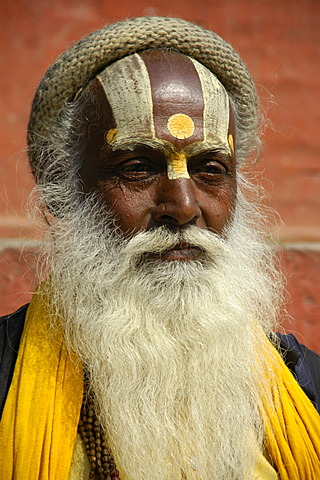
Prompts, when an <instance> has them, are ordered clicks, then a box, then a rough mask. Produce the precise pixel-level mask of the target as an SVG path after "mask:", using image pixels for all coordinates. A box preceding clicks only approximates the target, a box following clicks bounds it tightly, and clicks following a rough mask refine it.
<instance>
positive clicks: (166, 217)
mask: <svg viewBox="0 0 320 480" xmlns="http://www.w3.org/2000/svg"><path fill="white" fill-rule="evenodd" d="M161 221H162V222H168V223H178V222H177V220H176V219H175V218H174V217H171V216H170V215H162V216H161Z"/></svg>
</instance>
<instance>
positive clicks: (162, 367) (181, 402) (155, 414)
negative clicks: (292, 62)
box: [0, 17, 320, 480]
mask: <svg viewBox="0 0 320 480" xmlns="http://www.w3.org/2000/svg"><path fill="white" fill-rule="evenodd" d="M259 121H260V120H259V113H258V107H257V98H256V91H255V88H254V85H253V82H252V79H251V77H250V75H249V73H248V71H247V69H246V67H245V66H244V64H243V62H242V61H241V59H240V58H239V56H238V55H237V54H236V52H235V51H234V50H233V48H232V47H231V46H230V45H228V44H227V43H226V42H225V41H224V40H222V39H221V38H219V37H218V36H217V35H215V34H214V33H212V32H209V31H206V30H203V29H201V28H200V27H197V26H195V25H193V24H191V23H189V22H186V21H183V20H179V19H173V18H157V17H152V18H137V19H133V20H127V21H124V22H121V23H118V24H114V25H111V26H108V27H106V28H103V29H102V30H100V31H97V32H94V33H92V34H91V35H89V36H88V37H86V38H84V39H83V40H81V41H80V42H79V43H78V44H76V45H75V46H74V47H72V48H71V49H69V50H67V51H66V52H65V53H64V54H63V55H62V56H61V57H60V58H59V59H58V60H57V61H56V62H55V63H54V64H53V65H52V66H51V67H50V69H49V70H48V72H47V73H46V75H45V77H44V79H43V80H42V82H41V84H40V86H39V88H38V91H37V93H36V96H35V99H34V102H33V107H32V112H31V117H30V123H29V129H28V144H29V159H30V164H31V168H32V171H33V174H34V176H35V179H36V182H37V194H38V206H39V208H40V211H41V212H42V214H43V216H44V218H45V220H46V222H47V224H48V239H47V243H46V269H49V276H48V279H47V280H46V281H45V282H43V283H42V284H41V285H40V286H39V288H38V289H37V291H36V293H35V295H34V297H33V300H32V302H31V304H30V306H26V307H24V308H23V309H22V310H20V311H19V312H17V313H16V314H14V315H12V316H9V317H6V318H4V319H3V321H2V330H3V332H5V335H3V337H4V339H3V347H2V348H3V351H4V354H3V362H2V363H3V369H2V372H3V373H2V382H3V384H4V386H5V388H4V389H3V392H4V393H3V394H2V404H3V405H4V407H3V413H2V420H1V423H0V441H1V456H2V462H1V466H0V472H1V474H0V477H1V479H5V480H7V479H11V478H14V479H22V478H23V479H25V478H26V479H38V478H39V479H47V478H48V479H51V478H59V479H68V478H77V479H88V478H102V479H110V478H112V479H118V478H121V479H122V480H142V479H157V480H179V479H181V480H182V479H184V480H189V479H206V480H207V479H219V480H222V479H237V480H240V479H241V480H242V479H281V480H283V479H290V480H292V479H305V480H307V479H308V480H310V479H314V480H315V479H316V478H318V475H319V471H320V462H319V454H320V448H319V438H320V435H319V434H320V431H319V422H318V412H317V410H316V408H318V409H319V407H320V398H319V396H318V395H317V388H319V381H318V383H317V378H316V377H317V373H316V372H317V367H319V358H318V357H317V355H316V354H314V353H313V352H311V351H309V350H307V349H306V348H305V347H303V346H301V345H299V344H298V342H297V341H296V340H295V339H294V337H292V336H276V335H275V334H274V333H273V330H274V328H275V326H276V322H277V320H278V316H279V308H280V306H281V289H282V283H281V277H280V275H279V274H278V272H277V270H276V267H275V262H274V259H273V252H272V249H271V247H270V246H269V245H268V243H267V241H266V240H265V235H264V231H265V230H266V228H265V227H264V222H263V219H262V215H261V212H260V210H259V209H258V207H257V206H256V204H255V202H254V196H255V190H254V188H253V187H252V186H250V185H249V184H248V182H247V180H246V179H245V177H244V175H243V173H242V168H243V165H245V164H247V163H248V161H249V160H250V158H252V157H253V156H254V155H255V154H256V152H257V151H258V149H259V138H258V127H259ZM249 199H250V200H249ZM17 350H18V354H17V355H16V353H15V352H16V351H17ZM292 373H293V374H292ZM295 378H296V379H295ZM318 380H319V379H318ZM9 386H10V389H9Z"/></svg>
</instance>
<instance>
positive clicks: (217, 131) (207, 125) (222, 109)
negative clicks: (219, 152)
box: [191, 59, 230, 153]
mask: <svg viewBox="0 0 320 480" xmlns="http://www.w3.org/2000/svg"><path fill="white" fill-rule="evenodd" d="M191 60H192V61H193V63H194V66H195V68H196V70H197V72H198V75H199V78H200V82H201V87H202V94H203V100H204V112H203V136H204V141H205V142H210V143H213V144H214V145H216V146H217V147H222V148H225V149H226V150H227V152H229V153H230V147H229V143H228V130H229V97H228V94H227V92H226V90H225V88H224V86H223V85H222V83H221V82H220V81H219V80H218V79H217V78H216V77H215V76H214V74H213V73H212V72H210V70H208V69H207V68H206V67H204V66H203V65H201V63H199V62H197V61H196V60H193V59H191Z"/></svg>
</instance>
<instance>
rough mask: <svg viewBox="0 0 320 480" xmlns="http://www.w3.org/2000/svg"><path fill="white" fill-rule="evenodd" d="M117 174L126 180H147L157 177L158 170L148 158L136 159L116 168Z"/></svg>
mask: <svg viewBox="0 0 320 480" xmlns="http://www.w3.org/2000/svg"><path fill="white" fill-rule="evenodd" d="M115 170H116V174H117V175H118V176H119V177H121V178H123V179H125V180H129V181H130V180H131V181H136V180H146V179H148V178H150V177H152V176H153V175H156V173H157V171H156V168H155V167H154V166H153V165H152V164H151V162H150V160H149V159H148V158H146V157H134V158H131V159H129V160H126V161H124V162H122V163H120V164H118V165H117V167H116V169H115Z"/></svg>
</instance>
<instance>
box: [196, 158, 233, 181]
mask: <svg viewBox="0 0 320 480" xmlns="http://www.w3.org/2000/svg"><path fill="white" fill-rule="evenodd" d="M190 173H191V175H196V177H197V178H198V179H200V180H202V181H204V182H207V183H216V182H221V181H223V180H224V179H225V177H226V175H228V174H229V169H228V167H227V166H226V165H225V164H224V162H223V161H220V160H216V159H204V160H202V161H201V162H197V163H196V165H193V167H192V168H191V169H190Z"/></svg>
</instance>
